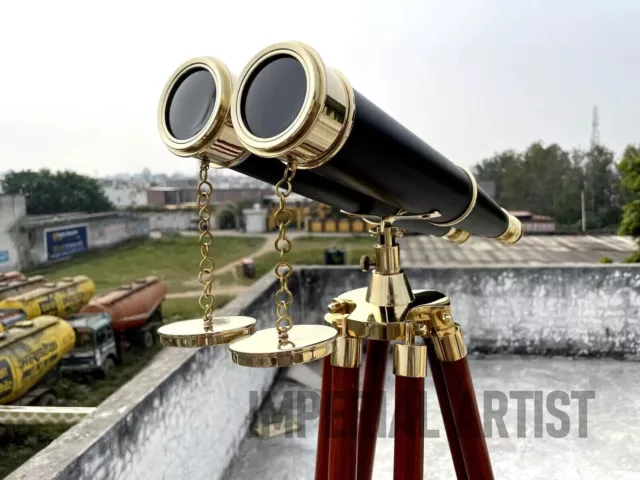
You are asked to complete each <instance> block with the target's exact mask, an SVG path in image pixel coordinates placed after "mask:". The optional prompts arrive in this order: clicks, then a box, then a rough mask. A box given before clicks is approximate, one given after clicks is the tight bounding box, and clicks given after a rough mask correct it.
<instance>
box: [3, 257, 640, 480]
mask: <svg viewBox="0 0 640 480" xmlns="http://www.w3.org/2000/svg"><path fill="white" fill-rule="evenodd" d="M406 271H407V274H408V276H409V279H410V281H411V283H412V286H413V288H414V289H416V290H417V289H422V288H429V289H433V290H438V291H442V292H444V293H446V294H447V295H449V297H451V299H452V305H453V312H454V318H455V319H456V321H458V322H459V323H461V324H462V325H463V328H464V331H465V335H466V337H467V340H468V344H469V346H470V348H471V350H476V351H481V352H484V351H491V352H507V353H530V354H548V353H554V354H558V353H560V354H564V355H587V356H604V355H609V356H611V355H613V356H617V357H620V358H639V357H640V350H639V339H640V298H639V297H638V295H639V294H640V266H631V265H629V266H627V265H602V266H600V265H595V266H575V267H572V266H549V267H547V266H545V267H538V266H536V267H530V266H524V267H518V266H508V267H499V268H498V267H456V268H444V267H443V268H421V269H417V268H408V269H406ZM366 281H367V277H366V274H364V273H361V272H359V271H358V270H357V269H355V268H354V267H297V268H296V270H295V274H294V276H293V277H292V278H291V282H290V283H291V290H292V292H293V295H294V299H295V303H294V305H293V315H294V318H295V320H296V322H301V323H317V322H320V321H322V317H323V315H324V313H325V309H326V305H327V304H328V303H329V302H330V301H331V299H332V298H333V297H335V296H337V295H339V294H340V293H343V292H345V291H348V290H352V289H354V288H358V287H362V286H365V285H366ZM276 289H277V284H276V283H275V278H273V276H272V275H271V274H269V275H267V276H265V277H263V278H262V279H260V280H259V281H258V282H257V283H255V284H254V285H253V287H252V288H251V289H250V290H249V291H248V292H247V293H246V294H244V295H241V296H240V297H238V298H237V299H235V300H234V301H233V302H231V303H229V304H228V305H227V306H226V307H225V308H224V309H223V310H222V311H221V312H220V313H222V314H243V315H249V316H254V317H256V318H257V319H258V328H267V327H270V326H272V325H273V324H274V323H275V309H274V303H273V302H274V301H273V295H274V293H275V291H276ZM276 373H277V372H276V370H274V369H249V368H242V367H238V366H236V365H234V364H233V363H232V362H231V359H230V355H229V353H228V351H227V349H226V348H224V347H221V348H207V349H200V350H180V349H165V350H164V351H162V352H161V353H160V354H158V356H157V357H156V358H155V359H154V360H153V362H152V363H151V364H150V365H149V366H148V367H147V368H146V369H145V370H143V371H142V372H141V373H140V374H138V375H137V376H136V377H135V378H134V379H133V380H131V381H130V382H129V383H127V384H126V385H124V386H123V387H122V388H121V389H120V390H118V391H117V392H116V393H114V394H113V395H112V396H111V397H109V398H108V399H107V400H106V401H105V402H104V403H102V404H101V405H100V406H99V407H98V409H97V410H96V411H95V412H94V413H93V414H92V415H90V416H89V417H87V419H85V420H84V421H83V422H82V423H80V424H78V425H76V426H75V427H73V428H71V429H70V430H68V431H67V432H66V433H65V434H63V435H62V436H61V437H59V438H58V439H57V440H55V441H54V442H52V443H51V445H49V446H48V447H47V448H46V449H44V450H43V451H41V452H40V453H39V454H38V455H36V456H34V457H33V458H32V459H31V460H29V461H28V462H27V463H25V464H24V465H23V466H22V467H20V468H19V469H18V470H16V471H15V472H14V473H13V474H11V475H9V477H7V479H8V480H18V479H20V480H49V479H63V480H67V479H69V480H71V479H73V480H78V479H80V480H84V479H87V480H103V479H118V480H120V479H126V480H129V479H132V480H133V479H140V480H147V479H149V480H157V479H160V478H164V479H171V480H173V479H181V478H184V479H187V478H188V479H189V480H200V479H202V480H205V479H206V480H217V479H220V478H221V476H222V475H223V472H224V471H225V468H226V467H227V466H228V465H229V463H230V461H231V460H232V458H233V457H234V455H235V454H236V452H237V450H238V446H239V444H240V442H241V441H242V439H243V438H244V437H245V436H246V434H247V430H248V428H249V425H250V422H251V419H252V417H253V414H254V413H255V410H256V408H257V406H258V404H259V403H260V398H261V395H262V394H263V393H264V392H265V391H268V390H269V388H270V387H271V385H272V383H273V380H274V378H275V375H276ZM251 391H253V392H257V393H258V401H256V400H255V398H254V401H253V402H251V399H250V392H251Z"/></svg>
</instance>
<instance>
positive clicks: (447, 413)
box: [427, 340, 469, 480]
mask: <svg viewBox="0 0 640 480" xmlns="http://www.w3.org/2000/svg"><path fill="white" fill-rule="evenodd" d="M427 358H428V359H429V367H430V368H431V375H432V377H433V384H434V386H435V388H436V394H437V395H438V404H439V405H440V412H441V413H442V421H443V423H444V429H445V432H446V433H447V440H448V442H449V450H450V451H451V459H452V460H453V468H454V469H455V471H456V478H457V479H458V480H467V479H468V478H469V476H468V475H467V469H466V467H465V465H464V457H463V456H462V447H461V446H460V439H459V438H458V430H457V429H456V424H455V421H454V419H453V410H452V409H451V403H450V402H449V393H448V392H447V385H446V383H445V381H444V373H443V372H442V362H440V359H438V356H437V355H436V352H435V349H434V347H433V342H432V341H431V340H427Z"/></svg>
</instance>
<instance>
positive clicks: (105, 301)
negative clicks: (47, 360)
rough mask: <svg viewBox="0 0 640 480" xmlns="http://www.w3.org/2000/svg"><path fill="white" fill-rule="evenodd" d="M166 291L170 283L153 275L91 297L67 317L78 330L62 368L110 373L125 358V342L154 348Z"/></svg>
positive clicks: (72, 370)
mask: <svg viewBox="0 0 640 480" xmlns="http://www.w3.org/2000/svg"><path fill="white" fill-rule="evenodd" d="M166 294H167V286H166V284H165V283H164V282H162V281H160V279H159V278H158V277H155V276H149V277H144V278H140V279H138V280H136V281H135V282H133V283H132V284H130V285H123V286H122V287H120V288H119V289H117V290H114V291H113V292H109V293H107V294H105V295H102V296H100V297H96V298H94V299H93V300H91V301H90V302H89V303H88V304H87V305H85V306H84V307H82V309H81V310H80V313H78V314H75V315H71V316H70V317H69V318H68V319H67V320H68V321H69V323H70V324H71V326H72V327H73V328H74V330H75V332H76V345H75V348H74V349H73V350H72V351H71V352H70V353H69V354H68V355H66V356H65V358H64V359H63V361H62V369H63V370H64V371H71V372H87V373H89V372H93V373H99V374H101V375H107V374H108V373H109V372H110V371H111V370H112V369H113V368H114V366H115V364H116V362H118V361H119V360H120V359H121V356H122V352H123V350H124V346H125V344H127V343H135V344H137V345H140V346H142V347H144V348H151V347H152V346H153V345H154V343H155V342H156V336H155V331H156V330H157V328H158V327H159V326H160V325H161V324H162V311H161V304H162V301H163V300H164V298H165V296H166Z"/></svg>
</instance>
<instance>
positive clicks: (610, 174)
mask: <svg viewBox="0 0 640 480" xmlns="http://www.w3.org/2000/svg"><path fill="white" fill-rule="evenodd" d="M584 182H585V203H586V211H587V223H588V225H589V227H590V228H600V229H601V228H611V227H613V226H615V225H618V224H619V223H620V218H621V211H620V176H619V174H618V171H617V169H616V163H615V159H614V153H613V151H611V150H609V149H608V148H606V147H603V146H601V145H596V146H594V147H592V148H591V149H590V150H589V151H588V152H586V155H585V163H584Z"/></svg>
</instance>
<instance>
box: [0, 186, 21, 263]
mask: <svg viewBox="0 0 640 480" xmlns="http://www.w3.org/2000/svg"><path fill="white" fill-rule="evenodd" d="M26 214H27V202H26V200H25V197H23V196H22V195H2V194H0V272H7V271H10V270H19V269H20V267H21V265H22V262H21V260H20V259H21V257H23V258H24V257H25V255H26V252H25V251H24V250H25V246H24V245H25V244H24V242H23V241H22V239H21V238H20V235H21V232H20V230H21V229H20V227H21V224H22V221H23V219H24V218H25V216H26Z"/></svg>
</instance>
